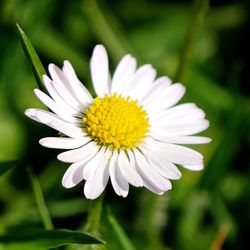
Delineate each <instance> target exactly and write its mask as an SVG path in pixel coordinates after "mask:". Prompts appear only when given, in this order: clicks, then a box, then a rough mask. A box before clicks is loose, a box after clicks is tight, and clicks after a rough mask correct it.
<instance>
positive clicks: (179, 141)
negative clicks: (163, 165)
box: [155, 136, 211, 144]
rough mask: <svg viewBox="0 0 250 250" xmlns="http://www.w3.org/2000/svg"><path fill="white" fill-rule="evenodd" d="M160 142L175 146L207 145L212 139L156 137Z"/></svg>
mask: <svg viewBox="0 0 250 250" xmlns="http://www.w3.org/2000/svg"><path fill="white" fill-rule="evenodd" d="M155 138H156V139H158V140H161V141H164V142H167V143H174V144H205V143H209V142H211V139H210V138H208V137H203V136H179V137H167V136H166V137H162V136H161V137H160V136H156V137H155Z"/></svg>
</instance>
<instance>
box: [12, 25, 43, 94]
mask: <svg viewBox="0 0 250 250" xmlns="http://www.w3.org/2000/svg"><path fill="white" fill-rule="evenodd" d="M16 26H17V30H18V33H19V37H20V39H21V44H22V47H23V50H24V53H25V55H26V58H27V60H28V61H29V62H30V64H31V66H32V71H33V73H34V76H35V78H36V81H37V84H38V87H39V89H40V90H44V86H43V80H42V76H43V75H44V74H46V71H45V69H44V67H43V65H42V63H41V60H40V59H39V57H38V55H37V53H36V51H35V49H34V47H33V45H32V44H31V42H30V40H29V39H28V37H27V35H26V34H25V32H24V31H23V30H22V28H21V27H20V26H19V25H18V24H16Z"/></svg>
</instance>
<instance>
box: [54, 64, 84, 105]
mask: <svg viewBox="0 0 250 250" xmlns="http://www.w3.org/2000/svg"><path fill="white" fill-rule="evenodd" d="M49 72H50V75H51V77H52V79H53V81H52V84H53V86H54V88H55V89H56V91H57V92H58V93H59V94H60V95H61V97H62V98H63V99H64V100H65V101H66V102H67V103H68V104H69V105H71V106H72V107H74V108H75V109H78V110H80V109H81V108H83V105H82V102H79V100H78V99H77V97H76V96H75V94H74V91H73V90H72V87H71V84H70V83H69V80H68V78H67V77H66V75H65V74H64V72H63V71H62V70H61V69H60V68H58V67H57V66H56V65H55V64H52V63H51V64H49Z"/></svg>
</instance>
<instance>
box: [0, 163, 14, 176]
mask: <svg viewBox="0 0 250 250" xmlns="http://www.w3.org/2000/svg"><path fill="white" fill-rule="evenodd" d="M16 163H17V160H9V161H4V162H0V175H2V174H4V173H6V172H7V171H8V170H9V169H11V168H12V167H14V166H15V165H16Z"/></svg>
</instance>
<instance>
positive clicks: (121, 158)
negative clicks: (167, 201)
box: [118, 150, 143, 187]
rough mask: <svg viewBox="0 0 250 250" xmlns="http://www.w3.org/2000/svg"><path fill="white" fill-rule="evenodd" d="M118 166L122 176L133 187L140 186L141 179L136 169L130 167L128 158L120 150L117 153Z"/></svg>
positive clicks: (141, 184) (141, 183)
mask: <svg viewBox="0 0 250 250" xmlns="http://www.w3.org/2000/svg"><path fill="white" fill-rule="evenodd" d="M118 167H119V169H120V172H121V173H122V175H123V176H124V178H125V179H126V180H127V181H128V182H129V183H130V184H131V185H133V186H135V187H142V186H143V180H142V178H141V177H140V175H139V174H138V172H137V171H136V169H135V168H133V167H132V165H131V163H130V162H129V160H128V157H127V156H126V154H125V153H124V151H122V150H121V151H120V153H119V155H118Z"/></svg>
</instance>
